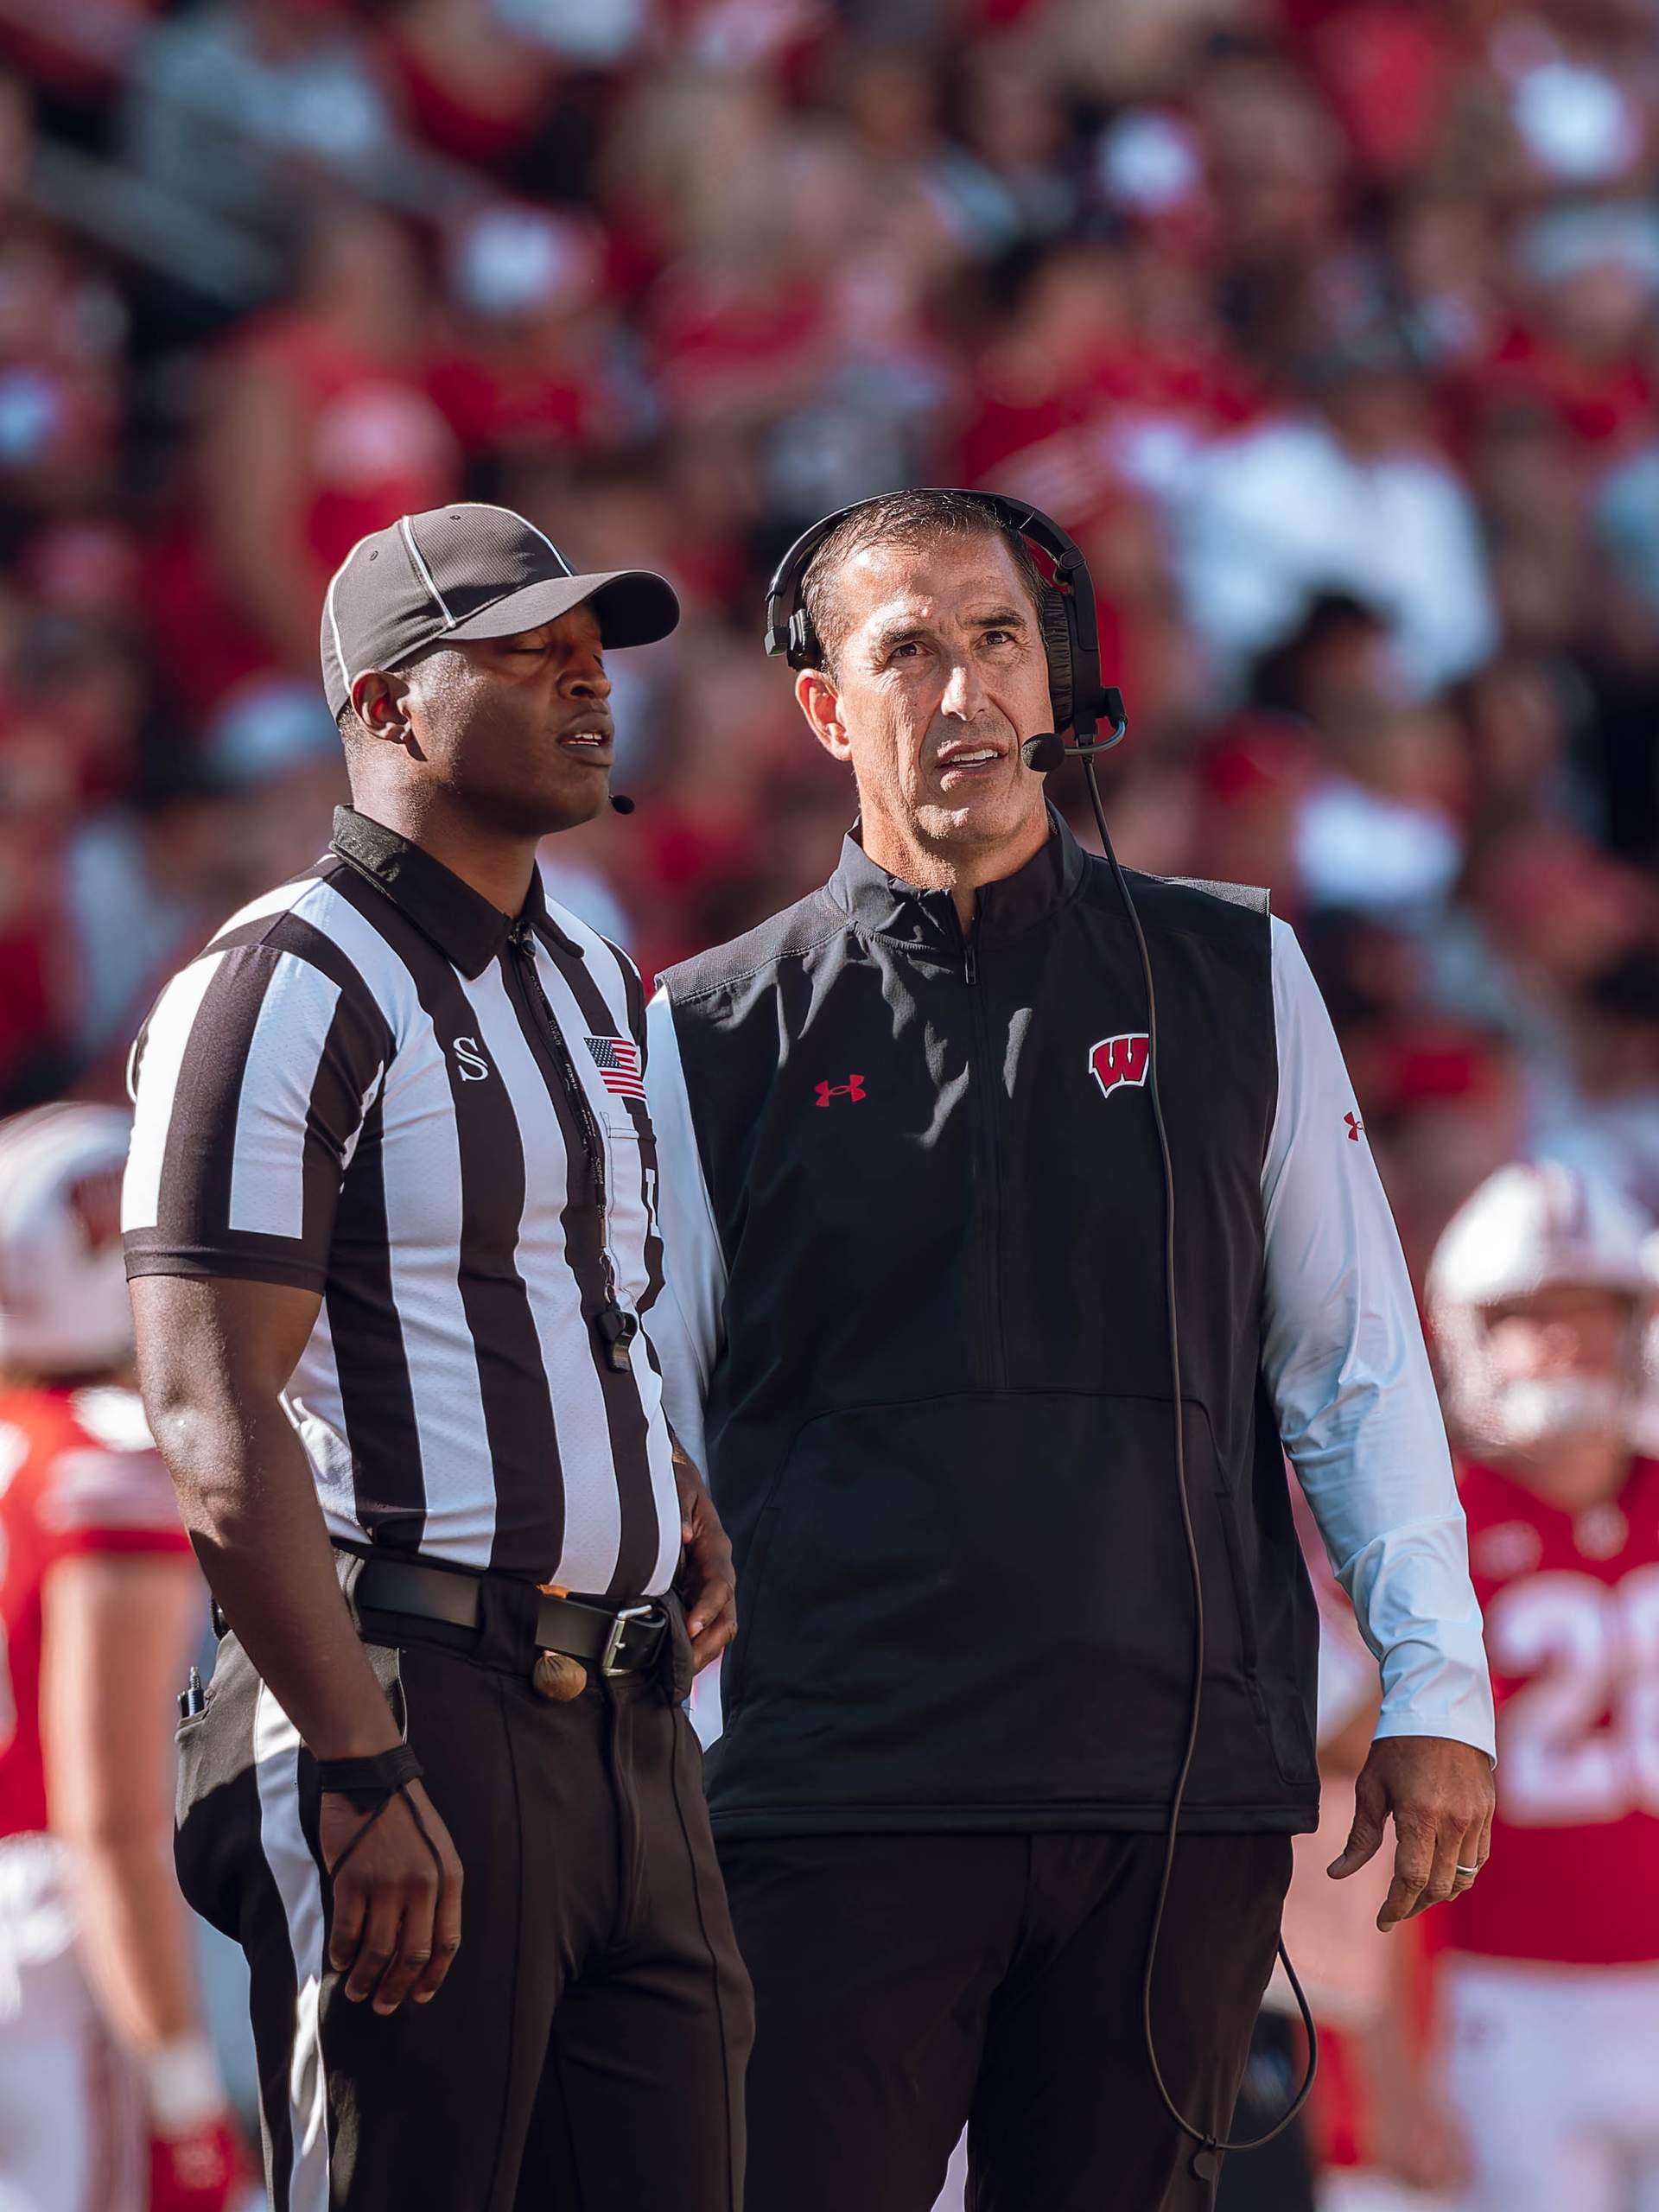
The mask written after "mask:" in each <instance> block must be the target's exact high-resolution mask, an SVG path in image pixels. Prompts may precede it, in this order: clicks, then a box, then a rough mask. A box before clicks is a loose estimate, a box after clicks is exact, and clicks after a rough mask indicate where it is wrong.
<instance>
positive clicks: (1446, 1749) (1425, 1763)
mask: <svg viewBox="0 0 1659 2212" xmlns="http://www.w3.org/2000/svg"><path fill="white" fill-rule="evenodd" d="M1492 1804H1493V1789H1492V1763H1491V1759H1489V1758H1487V1756H1486V1754H1485V1752H1484V1751H1477V1750H1476V1749H1475V1747H1474V1745H1472V1744H1459V1743H1456V1742H1453V1741H1452V1739H1451V1738H1447V1737H1443V1736H1385V1737H1382V1738H1379V1739H1378V1740H1377V1741H1376V1743H1374V1744H1373V1745H1371V1748H1370V1755H1369V1757H1368V1758H1367V1759H1366V1761H1365V1764H1364V1765H1363V1767H1362V1768H1361V1769H1360V1771H1359V1777H1358V1779H1357V1781H1356V1782H1355V1783H1354V1825H1353V1827H1352V1828H1351V1830H1350V1831H1349V1835H1348V1841H1347V1843H1346V1845H1345V1846H1344V1848H1343V1851H1342V1853H1341V1856H1340V1857H1339V1858H1337V1859H1332V1862H1331V1864H1330V1866H1327V1867H1326V1869H1325V1872H1326V1873H1328V1874H1330V1875H1332V1877H1333V1878H1335V1879H1336V1880H1337V1881H1341V1880H1342V1879H1343V1878H1344V1877H1345V1876H1347V1875H1349V1874H1351V1873H1353V1872H1355V1871H1356V1870H1357V1868H1358V1867H1361V1866H1364V1865H1365V1863H1366V1861H1367V1860H1368V1859H1374V1858H1375V1857H1376V1853H1377V1851H1378V1850H1379V1849H1380V1847H1381V1846H1382V1842H1383V1832H1384V1829H1385V1827H1386V1824H1387V1822H1388V1821H1389V1819H1390V1818H1392V1820H1393V1821H1394V1879H1393V1881H1392V1882H1391V1883H1390V1884H1389V1894H1388V1896H1387V1897H1385V1898H1384V1899H1383V1909H1382V1910H1381V1911H1380V1912H1379V1913H1378V1914H1377V1916H1376V1924H1377V1926H1378V1927H1379V1928H1381V1929H1385V1930H1386V1929H1390V1928H1393V1927H1395V1926H1396V1925H1397V1924H1398V1923H1399V1922H1401V1921H1402V1920H1412V1919H1414V1918H1415V1917H1416V1916H1417V1915H1418V1914H1419V1913H1420V1912H1427V1910H1428V1908H1429V1906H1430V1905H1432V1904H1445V1903H1446V1900H1447V1898H1448V1897H1461V1895H1462V1894H1463V1892H1464V1891H1465V1890H1466V1889H1467V1888H1468V1887H1469V1885H1470V1884H1471V1882H1472V1881H1473V1880H1474V1878H1475V1877H1476V1875H1477V1874H1478V1873H1479V1872H1480V1870H1481V1868H1482V1867H1483V1866H1484V1865H1485V1863H1486V1854H1487V1853H1488V1852H1489V1851H1490V1850H1491V1847H1492Z"/></svg>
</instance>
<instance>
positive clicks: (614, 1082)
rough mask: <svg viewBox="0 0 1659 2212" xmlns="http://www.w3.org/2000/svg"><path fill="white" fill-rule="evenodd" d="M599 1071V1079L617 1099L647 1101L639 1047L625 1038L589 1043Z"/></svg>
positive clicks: (597, 1040)
mask: <svg viewBox="0 0 1659 2212" xmlns="http://www.w3.org/2000/svg"><path fill="white" fill-rule="evenodd" d="M585 1042H586V1044H587V1046H588V1051H589V1052H591V1053H592V1054H593V1056H594V1066H595V1067H596V1068H597V1069H598V1070H599V1079H600V1081H601V1083H602V1084H604V1086H605V1088H606V1090H608V1091H609V1092H610V1094H611V1096H613V1098H643V1097H644V1096H645V1084H644V1083H643V1082H642V1081H641V1080H640V1076H639V1046H637V1045H631V1044H629V1043H628V1042H627V1040H626V1039H625V1038H621V1037H589V1038H588V1039H585Z"/></svg>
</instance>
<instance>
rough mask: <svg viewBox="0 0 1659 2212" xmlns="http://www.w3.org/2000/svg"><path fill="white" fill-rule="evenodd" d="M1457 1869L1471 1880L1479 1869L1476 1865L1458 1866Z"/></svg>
mask: <svg viewBox="0 0 1659 2212" xmlns="http://www.w3.org/2000/svg"><path fill="white" fill-rule="evenodd" d="M1457 1871H1458V1872H1459V1874H1466V1875H1467V1876H1468V1877H1469V1878H1470V1880H1471V1882H1472V1881H1473V1880H1474V1878H1475V1877H1476V1875H1477V1874H1478V1873H1479V1872H1480V1869H1479V1867H1478V1866H1459V1868H1458V1870H1457Z"/></svg>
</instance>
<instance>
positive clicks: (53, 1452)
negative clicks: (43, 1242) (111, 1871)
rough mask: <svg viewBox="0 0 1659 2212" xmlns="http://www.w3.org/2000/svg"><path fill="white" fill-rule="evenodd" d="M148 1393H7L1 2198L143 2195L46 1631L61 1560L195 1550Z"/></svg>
mask: <svg viewBox="0 0 1659 2212" xmlns="http://www.w3.org/2000/svg"><path fill="white" fill-rule="evenodd" d="M135 1552H143V1553H151V1554H156V1553H160V1554H168V1555H173V1554H184V1555H186V1556H188V1553H189V1544H188V1541H187V1539H186V1537H185V1534H184V1531H183V1529H182V1528H181V1526H180V1522H179V1516H178V1511H177V1508H176V1507H175V1503H174V1501H173V1490H172V1485H171V1484H170V1483H169V1482H168V1476H167V1470H166V1469H165V1467H164V1466H163V1465H162V1461H161V1459H160V1457H159V1455H158V1454H157V1452H156V1450H155V1447H154V1446H153V1445H152V1444H151V1442H150V1440H149V1433H148V1431H147V1430H146V1428H145V1427H144V1420H143V1408H142V1407H141V1405H140V1404H139V1402H138V1399H137V1395H136V1394H135V1393H134V1392H132V1391H130V1390H121V1389H92V1390H71V1389H34V1390H14V1391H0V2206H3V2207H5V2208H6V2212H11V2208H12V2207H14V2206H16V2207H19V2208H26V2212H60V2208H61V2212H94V2208H95V2212H129V2208H130V2207H132V2208H137V2207H139V2206H142V2205H143V2203H144V2202H145V2196H146V2190H147V2181H148V2177H147V2173H146V2171H145V2155H146V2154H145V2147H144V2145H145V2125H144V2120H143V2113H142V2110H141V2105H140V2099H139V2094H138V2088H137V2082H136V2080H135V2079H134V2077H133V2075H132V2073H131V2070H130V2067H129V2065H128V2064H127V2063H126V2062H125V2061H124V2059H123V2057H122V2056H121V2054H120V2052H119V2050H118V2048H117V2046H116V2044H115V2042H114V2040H113V2038H112V2037H111V2034H110V2032H109V2030H108V2029H107V2028H106V2027H105V2024H104V2022H103V2020H102V2018H100V2016H99V2012H98V2008H97V2006H96V2005H95V2004H94V2002H93V1999H92V1993H91V1991H90V1989H89V1988H88V1986H87V1985H86V1979H85V1977H84V1975H83V1974H82V1972H81V1968H80V1964H79V1959H78V1957H77V1955H76V1951H75V1923H74V1913H73V1897H72V1893H71V1890H70V1885H69V1871H70V1870H69V1868H68V1866H67V1863H66V1854H65V1852H64V1848H63V1847H62V1845H61V1844H60V1842H59V1841H58V1840H57V1839H56V1838H55V1837H54V1836H53V1835H51V1834H49V1833H48V1827H49V1808H48V1802H47V1783H46V1769H45V1762H44V1759H43V1758H42V1755H41V1657H42V1651H41V1627H42V1620H43V1613H44V1605H43V1600H44V1595H45V1591H46V1585H47V1581H48V1577H49V1576H50V1574H51V1573H52V1570H53V1568H54V1567H55V1566H56V1565H57V1564H58V1563H59V1562H60V1560H66V1559H71V1558H76V1557H81V1556H85V1555H86V1554H93V1553H95V1554H109V1553H123V1554H130V1553H135Z"/></svg>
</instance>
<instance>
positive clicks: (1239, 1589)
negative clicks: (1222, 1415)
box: [1206, 1483, 1313, 1789]
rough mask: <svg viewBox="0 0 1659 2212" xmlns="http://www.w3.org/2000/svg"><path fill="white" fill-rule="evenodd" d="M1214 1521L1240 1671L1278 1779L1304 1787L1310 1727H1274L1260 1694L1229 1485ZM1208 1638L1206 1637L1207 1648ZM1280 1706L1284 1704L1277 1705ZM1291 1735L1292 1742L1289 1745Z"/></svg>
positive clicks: (1221, 1488)
mask: <svg viewBox="0 0 1659 2212" xmlns="http://www.w3.org/2000/svg"><path fill="white" fill-rule="evenodd" d="M1216 1517H1217V1520H1218V1521H1219V1522H1220V1523H1221V1539H1222V1545H1223V1548H1224V1550H1225V1552H1226V1554H1227V1571H1228V1574H1229V1576H1230V1580H1231V1581H1232V1586H1233V1609H1234V1611H1235V1612H1236V1615H1237V1618H1238V1648H1239V1666H1240V1671H1241V1672H1242V1674H1243V1677H1244V1688H1245V1691H1246V1693H1247V1694H1248V1695H1249V1700H1250V1705H1251V1708H1252V1710H1253V1711H1254V1713H1255V1717H1256V1719H1257V1720H1258V1721H1259V1722H1260V1723H1261V1726H1262V1735H1263V1737H1264V1738H1265V1739H1266V1741H1267V1746H1268V1751H1271V1753H1272V1754H1273V1763H1274V1766H1275V1767H1276V1768H1277V1769H1278V1771H1279V1778H1280V1780H1281V1782H1282V1783H1284V1784H1285V1785H1286V1787H1287V1789H1296V1788H1299V1787H1302V1786H1304V1785H1306V1782H1307V1781H1308V1779H1309V1777H1310V1776H1311V1774H1312V1773H1313V1760H1312V1759H1311V1758H1309V1756H1308V1754H1307V1751H1306V1748H1305V1746H1304V1745H1303V1743H1302V1741H1301V1738H1303V1736H1304V1735H1305V1734H1306V1728H1305V1726H1298V1725H1296V1724H1295V1723H1294V1722H1291V1721H1288V1717H1287V1727H1275V1726H1274V1705H1273V1704H1272V1703H1270V1702H1269V1700H1268V1697H1267V1696H1266V1694H1265V1693H1264V1692H1263V1690H1262V1677H1261V1648H1260V1633H1259V1630H1258V1627H1257V1623H1256V1615H1255V1594H1254V1592H1253V1590H1252V1588H1251V1584H1250V1575H1249V1567H1248V1566H1247V1565H1246V1562H1245V1558H1244V1540H1243V1532H1242V1531H1241V1529H1240V1528H1239V1525H1238V1504H1237V1501H1236V1499H1235V1497H1234V1496H1233V1493H1232V1492H1231V1491H1230V1490H1229V1489H1228V1488H1227V1487H1226V1485H1225V1484H1221V1483H1218V1484H1217V1486H1216ZM1208 1641H1209V1639H1208V1638H1206V1643H1208ZM1279 1703H1280V1705H1281V1706H1282V1704H1283V1700H1280V1701H1279ZM1287 1733H1288V1735H1289V1736H1290V1738H1292V1739H1293V1740H1291V1741H1288V1742H1287V1741H1285V1740H1284V1738H1285V1735H1286V1734H1287Z"/></svg>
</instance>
